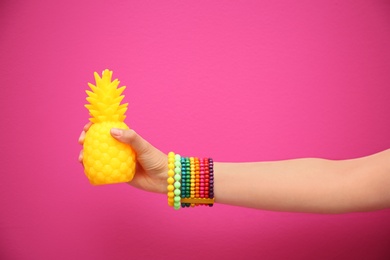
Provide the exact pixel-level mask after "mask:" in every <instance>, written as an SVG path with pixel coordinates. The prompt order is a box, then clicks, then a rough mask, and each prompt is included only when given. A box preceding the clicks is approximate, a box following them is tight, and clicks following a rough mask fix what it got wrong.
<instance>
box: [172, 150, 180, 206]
mask: <svg viewBox="0 0 390 260" xmlns="http://www.w3.org/2000/svg"><path fill="white" fill-rule="evenodd" d="M180 160H181V157H180V155H179V154H176V155H175V175H174V179H175V182H174V184H173V186H174V191H173V194H174V198H173V208H174V209H176V210H178V209H180V205H181V204H180V199H181V198H180V194H181V192H180V187H181V182H180V181H181V162H180Z"/></svg>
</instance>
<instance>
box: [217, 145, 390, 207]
mask: <svg viewBox="0 0 390 260" xmlns="http://www.w3.org/2000/svg"><path fill="white" fill-rule="evenodd" d="M389 164H390V150H386V151H383V152H380V153H377V154H374V155H371V156H367V157H362V158H358V159H352V160H340V161H332V160H324V159H315V158H308V159H295V160H286V161H276V162H255V163H216V164H215V166H214V169H215V177H214V178H215V197H216V201H217V202H218V203H223V204H228V205H236V206H244V207H251V208H258V209H265V210H273V211H291V212H310V213H346V212H358V211H372V210H380V209H385V208H390V166H389Z"/></svg>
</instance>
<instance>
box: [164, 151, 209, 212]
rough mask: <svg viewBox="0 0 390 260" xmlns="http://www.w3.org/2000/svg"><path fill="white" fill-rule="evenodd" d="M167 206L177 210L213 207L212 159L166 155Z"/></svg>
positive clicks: (171, 153)
mask: <svg viewBox="0 0 390 260" xmlns="http://www.w3.org/2000/svg"><path fill="white" fill-rule="evenodd" d="M167 183H168V186H167V192H168V193H167V194H168V205H169V206H171V207H173V208H174V209H176V210H178V209H180V206H181V207H183V208H184V207H190V206H191V207H194V206H198V205H206V206H210V207H212V206H213V205H214V164H213V159H211V158H204V159H199V158H197V157H181V156H180V155H179V154H175V153H174V152H170V153H169V154H168V179H167Z"/></svg>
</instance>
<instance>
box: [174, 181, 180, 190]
mask: <svg viewBox="0 0 390 260" xmlns="http://www.w3.org/2000/svg"><path fill="white" fill-rule="evenodd" d="M173 186H174V187H175V188H176V189H180V187H181V184H180V182H178V181H175V183H174V184H173Z"/></svg>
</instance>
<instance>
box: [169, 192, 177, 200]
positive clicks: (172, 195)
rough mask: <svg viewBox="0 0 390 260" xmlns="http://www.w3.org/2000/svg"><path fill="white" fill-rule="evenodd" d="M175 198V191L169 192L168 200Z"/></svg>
mask: <svg viewBox="0 0 390 260" xmlns="http://www.w3.org/2000/svg"><path fill="white" fill-rule="evenodd" d="M173 197H175V194H174V193H173V191H169V192H168V198H172V199H173Z"/></svg>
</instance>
